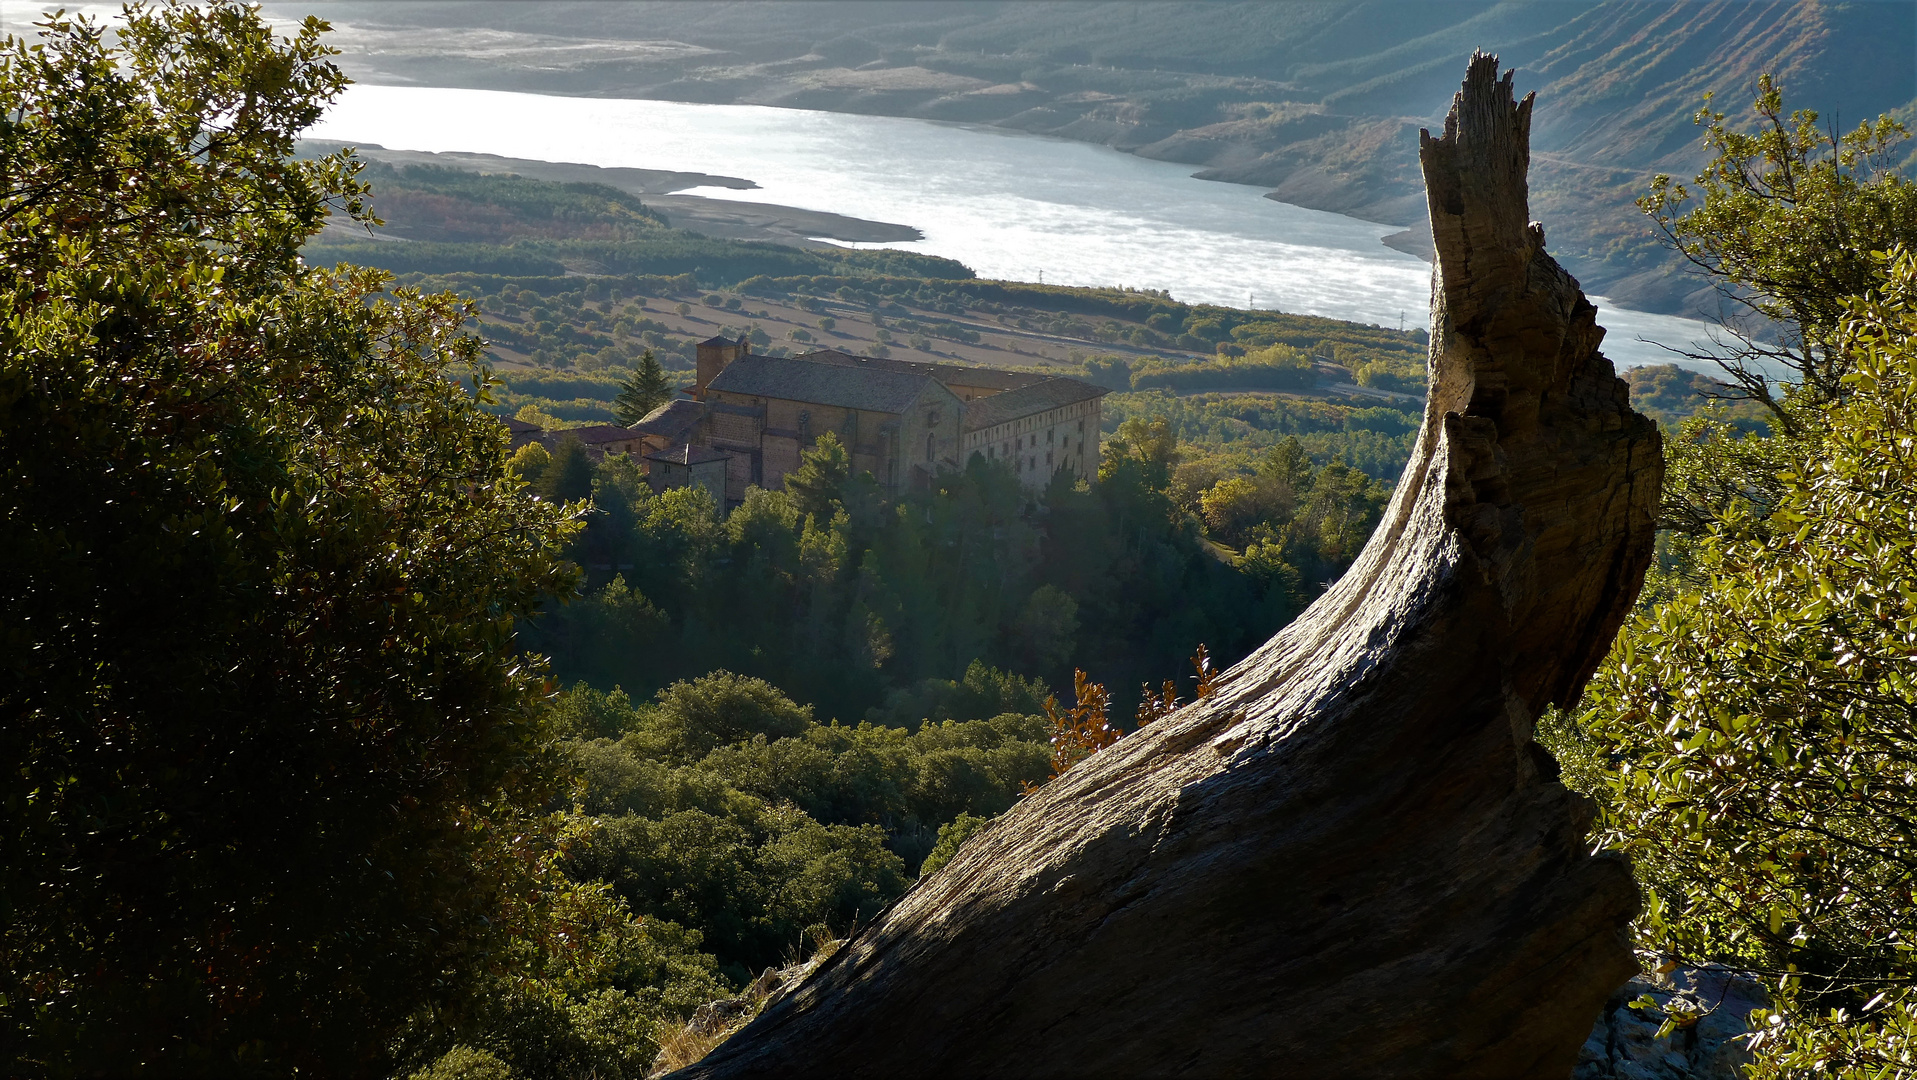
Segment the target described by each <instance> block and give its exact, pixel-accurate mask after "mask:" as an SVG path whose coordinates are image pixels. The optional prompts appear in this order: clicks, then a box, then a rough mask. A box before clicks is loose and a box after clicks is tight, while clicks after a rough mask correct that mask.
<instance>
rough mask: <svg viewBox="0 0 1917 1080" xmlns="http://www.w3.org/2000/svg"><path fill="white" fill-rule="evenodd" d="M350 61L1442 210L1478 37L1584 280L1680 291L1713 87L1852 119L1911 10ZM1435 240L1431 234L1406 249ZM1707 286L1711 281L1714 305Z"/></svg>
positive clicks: (478, 18) (690, 42)
mask: <svg viewBox="0 0 1917 1080" xmlns="http://www.w3.org/2000/svg"><path fill="white" fill-rule="evenodd" d="M323 10H325V12H326V13H327V14H328V15H329V17H331V18H332V19H333V20H334V21H335V22H336V23H337V24H340V25H341V31H342V32H341V34H340V35H339V40H338V42H337V44H339V45H341V46H342V47H344V48H345V49H346V54H347V55H346V56H345V57H344V60H343V63H344V66H345V67H346V68H347V69H348V70H349V72H351V73H352V74H354V75H355V77H358V78H361V79H365V80H369V81H375V82H387V81H391V82H409V83H422V82H423V83H429V84H437V85H455V86H483V87H489V88H495V89H521V90H535V91H541V92H547V93H566V94H585V95H603V96H627V97H657V98H667V99H673V100H684V101H705V102H743V103H757V104H766V105H778V106H786V107H792V108H808V109H825V110H833V111H846V112H859V113H871V114H882V115H898V116H915V117H923V118H927V119H940V120H955V121H965V122H972V123H983V124H992V125H998V126H1004V127H1011V128H1018V129H1021V130H1025V131H1031V132H1038V133H1044V134H1049V135H1056V136H1062V137H1066V138H1072V139H1079V140H1085V141H1091V142H1099V143H1105V144H1108V145H1111V146H1114V147H1117V148H1120V149H1123V150H1127V151H1131V152H1135V153H1138V154H1141V155H1144V156H1147V157H1152V158H1158V159H1161V160H1167V161H1177V162H1183V163H1189V164H1191V165H1194V166H1198V167H1199V169H1200V171H1199V175H1201V176H1204V177H1206V178H1209V179H1217V180H1225V181H1232V182H1237V183H1246V184H1256V185H1260V186H1263V187H1266V188H1268V189H1270V192H1271V195H1272V197H1273V198H1277V199H1282V200H1284V201H1286V202H1292V203H1297V204H1300V205H1304V206H1310V207H1313V208H1316V209H1323V210H1332V211H1337V212H1340V213H1345V214H1351V215H1354V216H1357V217H1363V218H1367V219H1370V220H1374V221H1380V222H1385V223H1391V224H1398V225H1404V226H1407V227H1414V228H1415V229H1417V230H1422V228H1423V213H1424V208H1423V202H1422V196H1421V194H1420V190H1419V186H1418V182H1417V175H1416V169H1415V167H1414V166H1415V162H1416V147H1417V130H1418V128H1419V127H1421V126H1430V125H1432V124H1433V123H1434V122H1436V119H1437V117H1438V115H1439V114H1440V113H1441V112H1442V110H1443V109H1444V108H1445V107H1446V105H1448V103H1449V101H1450V96H1451V92H1452V90H1454V89H1455V84H1456V81H1457V70H1458V68H1459V65H1460V64H1461V63H1462V61H1463V59H1464V58H1465V57H1466V56H1467V55H1469V53H1470V51H1471V50H1472V49H1473V48H1484V49H1487V50H1490V51H1494V52H1497V53H1499V54H1500V55H1501V56H1502V57H1503V59H1504V61H1505V63H1506V64H1507V65H1508V66H1511V67H1515V68H1516V69H1517V79H1518V85H1519V88H1520V89H1521V90H1529V89H1535V90H1538V91H1539V92H1540V93H1539V108H1538V111H1537V120H1536V130H1535V132H1534V134H1533V150H1534V165H1533V174H1532V186H1533V200H1532V202H1533V212H1534V213H1536V214H1537V215H1538V216H1539V218H1540V219H1541V220H1544V221H1547V222H1550V223H1551V242H1552V248H1553V251H1554V253H1556V254H1557V256H1558V257H1559V258H1560V259H1561V260H1563V261H1564V262H1565V264H1566V265H1567V267H1568V268H1569V269H1571V270H1572V272H1573V273H1575V274H1577V275H1578V277H1579V278H1580V279H1581V280H1582V281H1583V282H1584V283H1585V285H1586V287H1587V288H1589V289H1590V290H1591V291H1592V292H1595V293H1599V294H1603V295H1607V296H1610V297H1611V298H1612V299H1614V300H1616V301H1619V302H1622V303H1627V304H1630V305H1632V306H1637V307H1641V308H1646V309H1650V310H1663V311H1678V310H1683V309H1685V308H1686V306H1687V298H1686V293H1687V291H1688V290H1690V289H1692V288H1694V287H1695V282H1694V281H1693V280H1691V279H1688V278H1686V277H1684V276H1683V275H1681V274H1679V273H1677V272H1676V267H1675V265H1674V264H1673V262H1672V260H1671V259H1670V258H1669V257H1668V256H1667V255H1666V254H1665V253H1664V252H1662V251H1661V250H1660V249H1659V248H1658V246H1657V245H1656V243H1655V242H1654V240H1653V239H1652V237H1651V236H1650V234H1649V233H1648V231H1647V230H1646V229H1645V228H1644V224H1643V222H1642V220H1641V219H1640V218H1639V216H1638V214H1637V212H1636V211H1635V209H1634V208H1633V207H1632V205H1631V201H1632V199H1633V198H1634V197H1635V196H1636V195H1637V194H1638V193H1639V192H1641V191H1642V189H1643V188H1644V187H1645V186H1646V185H1647V184H1648V182H1649V179H1650V177H1651V176H1652V175H1653V174H1654V173H1657V172H1671V173H1675V174H1679V175H1684V174H1688V173H1690V172H1692V171H1694V170H1695V168H1696V167H1697V165H1698V164H1699V163H1700V161H1701V157H1700V152H1699V147H1698V140H1697V132H1696V129H1695V128H1694V127H1693V126H1692V124H1691V115H1692V114H1693V113H1694V112H1695V110H1696V108H1697V106H1698V104H1699V103H1700V102H1701V100H1702V98H1703V96H1704V94H1705V93H1706V92H1710V91H1715V92H1716V93H1717V94H1718V95H1719V96H1718V99H1717V100H1718V103H1719V106H1720V107H1723V108H1726V109H1730V110H1736V109H1739V108H1741V107H1743V105H1744V103H1745V101H1746V98H1747V93H1748V90H1749V89H1750V87H1751V86H1752V85H1753V83H1754V81H1755V79H1756V76H1757V75H1758V74H1759V73H1760V72H1764V71H1770V72H1775V73H1777V74H1778V75H1779V76H1780V77H1781V79H1782V80H1783V82H1784V85H1785V87H1786V90H1787V93H1788V95H1789V100H1790V102H1791V103H1793V104H1798V105H1805V106H1810V107H1815V108H1817V109H1819V110H1820V111H1822V112H1823V113H1824V114H1825V116H1826V117H1827V118H1835V119H1837V120H1838V121H1840V122H1841V123H1844V124H1850V123H1854V122H1855V121H1857V120H1860V119H1863V118H1865V117H1867V116H1875V115H1877V114H1878V113H1881V112H1886V111H1892V110H1897V109H1901V108H1907V107H1909V106H1910V105H1911V104H1912V97H1913V92H1914V90H1917V5H1910V4H1907V3H1893V2H1868V3H1848V4H1833V3H1824V2H1817V0H1807V2H1786V0H1696V2H1678V3H1670V2H1661V0H1613V2H1609V3H1598V4H1592V3H1536V2H1530V3H1487V2H1482V0H1479V2H1435V3H1418V4H1413V3H1405V2H1401V0H1399V2H1384V0H1368V2H1353V3H1308V2H1298V3H1282V4H1270V3H1257V2H1250V3H1196V2H1185V3H1150V4H1145V3H1117V2H1114V3H1076V2H1049V3H1000V2H992V0H952V2H943V3H895V2H838V0H827V2H815V3H766V2H761V0H733V2H720V3H704V4H681V3H654V2H642V3H621V4H602V3H586V2H565V3H540V4H531V3H517V2H485V3H479V2H470V0H441V2H429V3H410V4H405V5H391V4H370V3H364V2H343V3H333V4H327V5H325V6H324V9H323ZM1400 242H1401V243H1404V244H1406V245H1407V246H1408V247H1410V248H1413V249H1415V248H1417V247H1419V246H1420V244H1419V240H1418V237H1416V236H1411V235H1408V236H1406V237H1404V238H1402V240H1401V241H1400ZM1698 299H1699V298H1691V301H1690V303H1692V304H1694V303H1696V301H1697V300H1698Z"/></svg>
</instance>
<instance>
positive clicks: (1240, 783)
mask: <svg viewBox="0 0 1917 1080" xmlns="http://www.w3.org/2000/svg"><path fill="white" fill-rule="evenodd" d="M1531 104H1532V99H1531V98H1530V97H1528V96H1527V97H1526V98H1525V99H1524V101H1522V102H1518V101H1514V100H1513V98H1512V94H1511V83H1510V76H1509V74H1506V75H1505V76H1504V77H1503V78H1502V79H1500V78H1499V77H1498V73H1497V61H1496V59H1495V58H1493V57H1488V56H1483V55H1478V56H1475V57H1473V59H1472V61H1471V64H1470V69H1469V73H1468V75H1467V77H1466V79H1465V82H1464V86H1463V89H1462V90H1461V91H1460V92H1459V94H1458V95H1457V97H1456V98H1455V99H1454V101H1453V103H1452V108H1451V114H1450V116H1449V117H1448V118H1447V120H1446V121H1445V128H1444V133H1443V135H1442V136H1441V137H1438V138H1432V137H1431V136H1430V134H1429V133H1426V134H1425V135H1424V137H1423V140H1422V146H1421V149H1420V158H1421V160H1422V163H1423V167H1424V173H1425V182H1426V186H1427V189H1428V192H1429V202H1430V208H1431V221H1432V227H1433V234H1434V237H1435V239H1436V244H1437V251H1438V258H1437V262H1436V263H1435V265H1434V267H1433V271H1432V301H1431V309H1432V310H1431V315H1432V352H1431V393H1430V399H1429V401H1428V402H1427V404H1426V411H1425V418H1424V426H1423V429H1422V431H1421V433H1420V435H1419V439H1418V443H1417V447H1416V449H1415V450H1414V452H1413V455H1412V460H1411V463H1410V464H1409V465H1408V466H1407V468H1406V471H1405V474H1404V477H1403V479H1402V480H1401V481H1400V483H1399V486H1398V489H1397V494H1396V497H1395V498H1394V500H1393V502H1392V504H1391V506H1390V507H1389V509H1388V510H1387V512H1386V515H1385V519H1384V523H1383V524H1382V525H1380V527H1379V529H1378V531H1377V533H1376V535H1374V536H1373V537H1372V538H1371V541H1370V543H1369V545H1368V546H1367V547H1366V548H1365V550H1364V553H1363V554H1362V555H1361V556H1360V557H1359V559H1358V561H1357V563H1356V564H1355V565H1354V566H1353V567H1352V568H1351V570H1350V571H1349V572H1348V573H1346V574H1345V576H1344V578H1343V579H1342V580H1340V581H1339V582H1338V583H1337V584H1336V585H1335V586H1334V587H1333V588H1332V589H1331V590H1329V591H1328V592H1327V593H1326V594H1325V595H1324V596H1323V597H1321V598H1320V599H1319V600H1318V601H1317V602H1316V603H1315V604H1313V605H1312V606H1311V608H1310V609H1309V610H1308V611H1306V612H1305V613H1304V615H1303V616H1301V617H1300V618H1299V619H1298V620H1297V621H1296V622H1295V623H1293V624H1292V625H1291V626H1289V627H1287V628H1285V629H1284V630H1283V631H1281V632H1280V633H1279V634H1278V635H1277V636H1276V637H1274V638H1272V640H1271V641H1269V642H1267V643H1266V644H1265V645H1264V646H1263V647H1262V648H1260V649H1259V650H1258V651H1257V652H1256V653H1254V654H1253V655H1252V656H1250V657H1249V658H1247V659H1246V660H1245V661H1244V662H1242V663H1240V664H1239V665H1237V666H1236V667H1235V668H1233V669H1232V670H1231V671H1230V672H1229V673H1228V674H1227V676H1226V677H1225V679H1224V682H1223V686H1222V688H1221V689H1220V691H1219V692H1218V694H1216V695H1215V696H1214V697H1212V698H1211V699H1209V700H1207V701H1205V702H1202V703H1199V704H1196V705H1192V706H1189V707H1187V708H1185V709H1184V710H1182V711H1181V712H1179V713H1178V714H1176V715H1174V716H1172V717H1170V718H1167V719H1165V720H1162V721H1160V722H1159V723H1158V724H1155V725H1153V726H1152V727H1150V728H1147V729H1145V730H1143V731H1141V732H1139V733H1137V734H1134V735H1132V736H1130V737H1128V738H1126V739H1124V740H1122V741H1120V742H1119V743H1118V744H1117V745H1116V746H1114V747H1112V748H1110V749H1108V750H1105V751H1103V752H1101V753H1099V754H1098V755H1096V756H1095V757H1093V758H1091V759H1089V760H1087V761H1086V762H1084V763H1083V764H1081V765H1079V766H1078V767H1076V768H1074V769H1073V770H1072V771H1071V772H1070V773H1068V774H1066V775H1065V776H1063V777H1061V778H1059V779H1057V780H1054V781H1053V782H1051V783H1050V784H1047V785H1046V786H1045V787H1044V788H1043V789H1042V790H1040V791H1039V792H1037V793H1035V794H1034V795H1032V796H1030V797H1027V798H1026V799H1025V800H1023V801H1022V802H1021V803H1019V805H1018V806H1017V807H1015V808H1014V809H1013V810H1012V811H1011V812H1009V813H1007V814H1006V815H1005V816H1004V817H1003V818H1001V819H1000V820H999V821H997V822H995V823H994V824H993V825H992V826H991V827H990V828H989V829H987V830H985V831H984V832H982V833H980V834H979V835H978V836H976V837H975V838H974V839H973V840H972V841H971V842H969V843H968V844H967V845H966V846H965V848H964V849H963V850H962V851H960V852H959V854H958V856H957V857H956V858H954V859H953V860H952V862H951V863H950V864H948V865H947V866H946V867H945V868H944V869H942V870H940V871H939V872H938V873H936V874H933V875H931V876H929V877H928V878H927V879H926V880H924V881H921V882H920V883H919V884H918V885H917V886H916V887H915V888H913V889H912V891H911V892H910V893H909V894H907V895H906V896H905V897H904V898H903V899H901V900H900V901H899V902H898V903H897V904H896V905H894V906H893V907H892V908H891V909H890V910H889V911H887V912H886V913H885V914H884V915H883V916H882V917H881V918H880V919H879V921H878V922H877V924H876V925H874V926H872V927H870V928H868V929H866V930H865V931H863V932H862V933H860V934H859V935H857V936H856V937H855V938H854V939H853V940H852V941H850V942H849V943H847V945H846V946H845V947H844V948H843V949H842V950H841V951H840V952H839V953H838V954H837V955H836V956H834V957H833V958H832V959H831V960H830V961H828V962H827V963H826V964H824V965H823V966H821V967H820V968H819V969H818V970H817V971H816V972H814V973H813V974H812V975H811V976H810V977H809V978H808V979H807V980H806V981H805V982H804V983H803V984H801V985H800V986H799V987H798V988H797V989H796V990H795V991H793V992H792V993H791V994H789V995H787V996H785V997H784V998H782V999H781V1000H779V1001H778V1002H777V1003H775V1004H774V1005H773V1006H771V1007H770V1008H768V1009H767V1010H766V1011H765V1012H764V1013H763V1014H762V1015H761V1016H760V1017H759V1018H758V1019H757V1020H755V1021H754V1022H753V1023H752V1024H750V1025H749V1026H747V1027H746V1028H745V1029H744V1030H743V1031H741V1032H740V1033H739V1034H738V1035H736V1036H734V1037H733V1038H732V1039H731V1040H730V1041H729V1042H727V1043H726V1044H725V1045H723V1046H722V1047H720V1048H719V1049H718V1050H717V1051H715V1052H714V1053H713V1054H712V1055H711V1056H709V1057H708V1058H707V1059H706V1060H704V1061H702V1062H700V1063H698V1064H697V1065H694V1066H691V1067H689V1068H687V1069H685V1070H682V1071H680V1072H679V1073H677V1074H675V1075H676V1076H679V1077H682V1078H686V1080H691V1078H699V1080H722V1078H723V1080H732V1078H741V1077H759V1076H766V1077H772V1076H778V1077H796V1076H820V1077H825V1076H831V1077H896V1076H901V1075H911V1076H954V1077H973V1076H1059V1077H1069V1076H1088V1077H1089V1076H1100V1077H1112V1076H1204V1077H1217V1076H1271V1075H1284V1076H1291V1077H1305V1076H1365V1077H1385V1076H1485V1077H1503V1076H1509V1077H1518V1076H1560V1077H1562V1076H1567V1075H1568V1074H1569V1073H1570V1070H1571V1067H1572V1064H1573V1062H1574V1061H1575V1060H1576V1058H1577V1053H1578V1048H1579V1046H1580V1045H1581V1044H1582V1043H1583V1042H1584V1040H1585V1039H1586V1037H1587V1036H1588V1035H1589V1034H1590V1032H1591V1027H1592V1023H1593V1021H1594V1020H1596V1019H1597V1017H1598V1014H1599V1012H1600V1010H1601V1009H1602V1007H1603V1004H1604V1002H1605V999H1606V997H1607V996H1608V995H1609V994H1610V993H1611V992H1612V991H1613V990H1614V989H1616V988H1617V987H1618V986H1619V985H1621V984H1622V983H1623V982H1624V981H1625V980H1626V979H1627V978H1628V977H1629V976H1630V975H1631V974H1633V972H1634V970H1635V965H1634V963H1633V961H1632V958H1631V953H1630V951H1629V948H1628V946H1627V942H1626V939H1625V936H1624V928H1625V925H1626V923H1627V921H1628V920H1629V918H1630V917H1631V915H1632V914H1633V912H1634V911H1635V908H1636V903H1637V892H1636V888H1635V886H1634V885H1633V883H1632V881H1631V878H1630V873H1629V870H1628V868H1627V867H1626V866H1625V865H1624V864H1623V863H1621V862H1619V861H1616V860H1613V859H1608V858H1602V857H1593V856H1591V855H1590V854H1588V853H1587V851H1586V850H1585V847H1584V843H1583V834H1584V829H1585V826H1586V824H1587V823H1588V814H1589V810H1588V808H1587V807H1585V806H1584V805H1583V804H1582V803H1581V802H1580V800H1578V799H1577V798H1576V797H1575V796H1573V795H1571V794H1570V793H1568V792H1567V791H1566V790H1565V789H1564V788H1563V787H1562V786H1561V785H1560V784H1558V783H1557V781H1556V773H1557V770H1556V765H1555V763H1554V762H1552V761H1551V759H1550V756H1549V755H1548V754H1547V753H1545V752H1544V751H1543V750H1542V749H1541V748H1540V747H1538V745H1537V744H1536V743H1535V742H1534V741H1533V740H1532V725H1533V723H1534V722H1535V721H1536V719H1537V717H1538V715H1539V713H1540V712H1541V711H1542V710H1543V709H1544V708H1545V707H1546V706H1547V705H1548V704H1551V703H1559V704H1564V705H1569V704H1571V703H1572V702H1573V701H1575V699H1576V697H1577V695H1578V693H1579V692H1580V691H1581V689H1582V688H1583V686H1584V683H1585V681H1586V679H1588V678H1589V676H1590V674H1591V671H1592V670H1593V668H1594V667H1595V666H1596V665H1597V663H1598V661H1599V660H1600V659H1601V658H1602V656H1603V653H1604V651H1605V649H1606V648H1607V647H1608V646H1609V644H1610V641H1611V639H1612V637H1613V635H1614V634H1615V633H1616V631H1617V628H1618V626H1619V624H1620V623H1621V622H1622V620H1623V618H1624V616H1625V614H1626V612H1627V610H1628V609H1629V607H1630V605H1631V603H1632V600H1633V599H1634V597H1635V596H1636V594H1637V590H1638V587H1639V586H1640V585H1641V584H1642V582H1643V577H1644V571H1645V568H1646V566H1647V565H1648V564H1649V561H1650V558H1651V550H1652V538H1653V529H1654V520H1655V515H1656V510H1657V505H1658V492H1659V485H1660V481H1661V478H1662V455H1661V452H1660V443H1659V439H1658V434H1657V430H1656V427H1655V425H1653V424H1652V423H1651V422H1650V421H1649V420H1647V419H1645V418H1644V417H1642V416H1639V415H1638V414H1636V413H1634V412H1632V411H1631V409H1630V406H1629V400H1628V395H1627V391H1626V388H1625V385H1624V384H1623V383H1622V382H1621V381H1620V380H1618V379H1617V378H1616V376H1615V374H1614V373H1613V371H1612V368H1611V364H1610V362H1609V361H1607V360H1605V359H1604V357H1603V356H1602V354H1600V353H1599V351H1598V345H1599V342H1600V340H1601V338H1602V336H1603V331H1602V330H1600V329H1599V328H1598V327H1597V325H1596V322H1595V316H1596V311H1595V309H1594V308H1593V307H1592V306H1591V304H1590V303H1589V302H1588V301H1587V300H1586V299H1585V298H1584V295H1583V294H1582V293H1581V292H1580V291H1579V289H1578V286H1577V282H1575V281H1574V280H1572V279H1571V277H1570V276H1569V275H1568V274H1566V273H1565V272H1564V271H1563V270H1562V269H1560V268H1559V267H1558V265H1557V263H1556V262H1554V261H1553V260H1552V259H1551V258H1550V256H1548V255H1547V254H1545V252H1544V237H1543V231H1542V229H1541V228H1540V227H1538V226H1537V225H1536V224H1534V223H1530V222H1528V221H1527V207H1526V188H1525V174H1526V170H1527V167H1528V159H1529V128H1530V118H1531Z"/></svg>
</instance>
